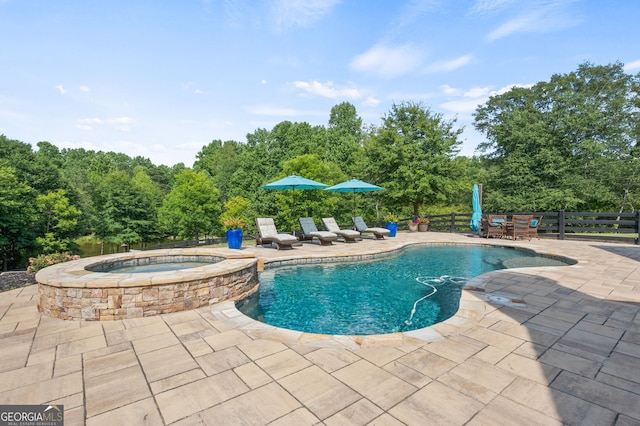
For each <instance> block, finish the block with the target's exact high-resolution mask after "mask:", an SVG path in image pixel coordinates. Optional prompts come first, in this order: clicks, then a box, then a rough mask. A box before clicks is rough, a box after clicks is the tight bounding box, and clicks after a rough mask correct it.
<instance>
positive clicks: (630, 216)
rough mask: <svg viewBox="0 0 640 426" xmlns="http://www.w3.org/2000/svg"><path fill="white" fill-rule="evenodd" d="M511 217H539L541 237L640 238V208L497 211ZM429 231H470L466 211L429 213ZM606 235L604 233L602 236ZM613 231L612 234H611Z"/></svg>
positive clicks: (621, 240) (620, 239)
mask: <svg viewBox="0 0 640 426" xmlns="http://www.w3.org/2000/svg"><path fill="white" fill-rule="evenodd" d="M497 214H506V215H507V216H512V215H514V214H516V215H519V214H523V215H535V216H542V221H541V223H540V225H539V227H538V234H539V235H540V236H541V237H548V238H557V239H559V240H565V239H586V240H608V241H620V242H630V243H635V244H638V243H639V240H640V211H639V212H635V213H615V212H565V211H564V210H560V211H557V212H506V213H505V212H498V213H497ZM429 218H430V219H431V223H430V224H429V230H431V231H440V232H470V229H469V222H470V221H471V214H469V213H450V214H442V215H433V216H429ZM603 234H608V235H603ZM611 234H613V235H611Z"/></svg>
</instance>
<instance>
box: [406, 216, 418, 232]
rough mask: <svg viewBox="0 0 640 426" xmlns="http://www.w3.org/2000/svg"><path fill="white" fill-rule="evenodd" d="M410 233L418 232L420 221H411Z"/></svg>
mask: <svg viewBox="0 0 640 426" xmlns="http://www.w3.org/2000/svg"><path fill="white" fill-rule="evenodd" d="M408 225H409V232H418V225H420V220H419V219H416V220H410V221H409V223H408Z"/></svg>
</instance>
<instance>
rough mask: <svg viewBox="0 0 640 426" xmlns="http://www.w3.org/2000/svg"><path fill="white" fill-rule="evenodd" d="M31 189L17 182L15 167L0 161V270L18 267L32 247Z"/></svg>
mask: <svg viewBox="0 0 640 426" xmlns="http://www.w3.org/2000/svg"><path fill="white" fill-rule="evenodd" d="M33 202H34V194H33V190H32V189H31V188H30V187H29V186H28V185H26V184H24V183H22V182H20V181H19V179H18V176H17V174H16V171H15V169H13V168H12V167H9V166H8V165H7V164H6V162H5V161H0V256H1V260H2V270H3V271H6V270H7V269H10V268H16V267H18V266H20V265H21V264H22V263H23V261H24V260H25V259H24V258H25V257H27V254H26V253H27V250H28V249H30V248H31V247H33V245H34V242H35V233H34V232H33V229H32V227H31V225H32V223H33V221H34V219H35V218H36V214H35V210H34V208H33V204H34V203H33Z"/></svg>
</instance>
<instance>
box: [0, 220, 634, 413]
mask: <svg viewBox="0 0 640 426" xmlns="http://www.w3.org/2000/svg"><path fill="white" fill-rule="evenodd" d="M413 242H424V243H459V244H479V243H480V244H500V245H516V246H521V247H527V248H531V249H534V250H536V251H538V252H541V253H546V254H551V255H564V256H569V257H572V258H574V259H576V260H577V261H578V264H576V265H573V266H565V267H547V268H522V269H511V270H501V271H494V272H491V273H488V274H484V275H482V276H480V277H477V278H474V279H473V280H471V282H470V284H471V285H473V286H475V287H476V290H472V291H467V290H465V291H463V296H462V299H461V303H460V310H459V311H458V313H457V314H456V316H454V317H453V318H451V319H449V320H447V321H446V322H444V323H441V324H437V325H435V326H433V327H429V328H426V329H422V330H416V331H414V332H409V333H404V334H402V333H397V334H392V335H384V336H372V337H358V338H354V337H345V336H321V335H313V334H307V333H300V332H295V331H290V330H283V329H277V328H274V327H271V326H267V325H265V324H261V323H257V322H255V321H253V320H251V319H249V318H247V317H245V316H244V315H242V314H240V313H239V312H238V311H237V310H236V309H235V307H234V305H233V303H232V302H223V303H220V304H217V305H213V306H211V307H207V308H200V309H197V310H192V311H185V312H180V313H174V314H167V315H162V316H156V317H148V318H140V319H128V320H120V321H104V322H80V321H63V320H58V319H52V318H48V317H44V316H42V315H40V314H39V312H38V311H37V308H36V305H37V302H38V291H37V286H30V287H25V288H21V289H16V290H12V291H8V292H4V293H0V404H47V403H51V404H63V405H64V408H65V420H66V423H65V424H68V425H76V424H78V425H81V424H87V425H103V424H104V425H113V424H136V425H137V424H149V425H162V424H172V425H195V424H211V425H214V424H215V425H219V424H225V425H226V424H229V425H233V424H247V425H249V424H250V425H266V424H272V425H296V426H297V425H316V424H324V425H368V424H375V425H400V424H408V425H425V424H452V425H462V424H468V425H501V424H504V425H514V424H528V425H534V424H540V425H553V424H558V425H559V424H570V425H586V424H593V425H640V246H632V245H620V244H607V243H600V242H598V243H595V242H572V241H557V240H550V239H541V240H532V241H530V242H529V241H517V242H512V241H504V240H489V241H487V240H485V239H479V238H474V237H472V236H469V235H456V234H446V233H436V232H427V233H399V234H398V236H397V237H395V238H388V239H386V240H383V241H379V240H378V241H374V240H371V239H365V240H364V241H362V242H359V243H355V244H344V243H335V244H334V245H333V246H326V247H323V246H320V245H318V244H317V243H304V244H303V245H302V246H301V247H296V248H294V249H293V250H286V251H284V250H283V251H278V250H275V249H272V248H264V247H255V246H253V245H249V244H250V242H245V243H246V244H245V246H244V248H243V250H247V251H251V252H254V253H255V254H256V256H257V257H258V258H259V259H260V260H261V262H269V261H270V260H274V259H289V258H307V257H318V256H337V255H360V254H369V253H375V252H380V251H386V250H392V249H395V248H398V247H401V246H403V245H406V244H410V243H413ZM483 289H484V291H482V290H483ZM489 295H497V296H502V297H505V298H506V299H507V300H509V301H510V302H509V303H506V304H495V303H494V302H490V301H489V298H488V296H489ZM522 301H524V303H522Z"/></svg>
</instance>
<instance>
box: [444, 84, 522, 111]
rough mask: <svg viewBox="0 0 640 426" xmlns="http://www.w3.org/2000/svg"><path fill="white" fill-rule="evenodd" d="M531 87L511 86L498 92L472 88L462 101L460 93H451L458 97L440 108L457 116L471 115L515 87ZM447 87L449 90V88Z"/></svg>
mask: <svg viewBox="0 0 640 426" xmlns="http://www.w3.org/2000/svg"><path fill="white" fill-rule="evenodd" d="M531 86H532V85H531V84H510V85H508V86H505V87H502V88H500V89H498V90H491V87H472V88H471V89H469V90H467V91H466V92H464V94H463V95H462V99H461V98H459V95H460V91H458V92H457V93H456V92H454V91H450V93H449V94H452V95H455V96H456V97H455V98H454V99H452V100H450V101H447V102H444V103H442V104H440V107H441V108H442V109H444V110H446V111H451V112H454V113H456V114H463V115H465V114H470V113H472V112H474V111H475V110H476V108H477V107H478V106H479V105H482V104H484V103H485V102H486V101H487V100H488V99H489V97H491V96H496V95H501V94H503V93H506V92H508V91H509V90H511V89H513V88H514V87H523V88H529V87H531ZM446 87H447V88H449V86H446Z"/></svg>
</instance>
